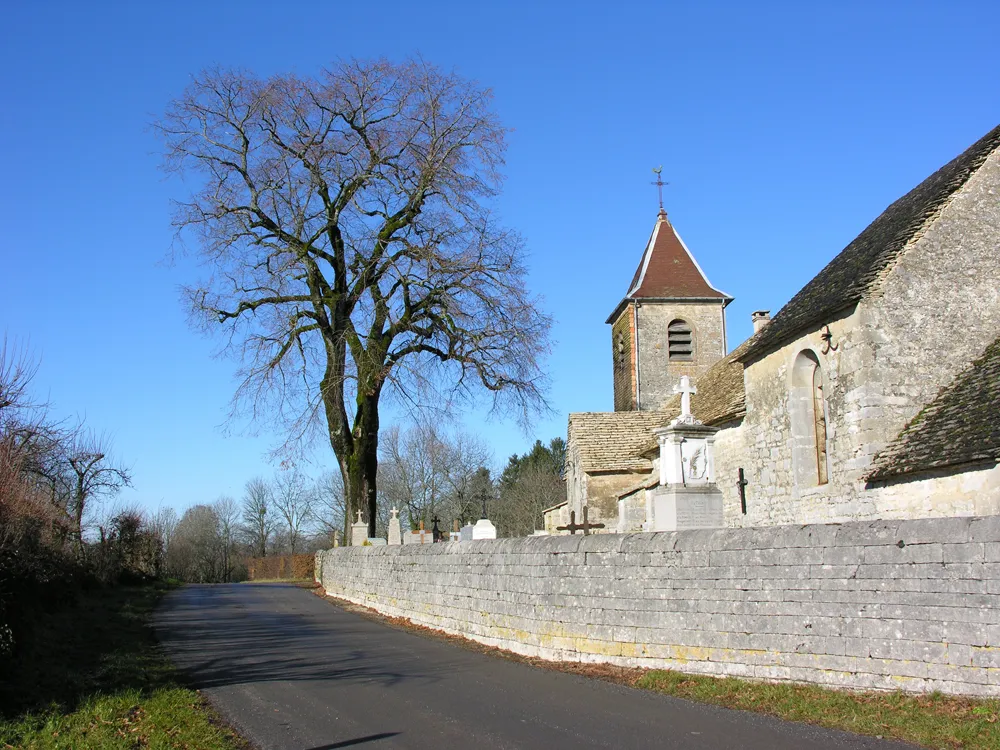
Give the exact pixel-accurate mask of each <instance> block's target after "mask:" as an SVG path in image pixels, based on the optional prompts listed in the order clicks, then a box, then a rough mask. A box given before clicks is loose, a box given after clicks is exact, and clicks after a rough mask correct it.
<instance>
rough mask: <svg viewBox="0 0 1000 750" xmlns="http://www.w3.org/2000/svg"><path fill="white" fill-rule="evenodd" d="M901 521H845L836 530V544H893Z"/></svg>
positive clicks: (854, 545) (862, 545) (868, 545)
mask: <svg viewBox="0 0 1000 750" xmlns="http://www.w3.org/2000/svg"><path fill="white" fill-rule="evenodd" d="M900 523H901V521H868V522H864V523H845V524H844V525H842V526H841V527H840V528H839V529H838V531H837V546H848V547H870V546H881V545H886V544H895V543H896V542H897V541H899V537H898V536H897V535H896V530H897V529H898V528H899V524H900Z"/></svg>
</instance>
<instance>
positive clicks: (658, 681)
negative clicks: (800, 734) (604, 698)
mask: <svg viewBox="0 0 1000 750" xmlns="http://www.w3.org/2000/svg"><path fill="white" fill-rule="evenodd" d="M314 593H315V594H316V595H317V596H321V597H322V598H324V599H326V600H327V601H329V602H331V603H332V604H334V605H336V606H338V607H341V608H342V609H346V610H348V611H350V612H355V613H357V614H360V615H362V616H364V617H367V618H369V619H373V620H378V621H379V622H382V623H384V624H386V625H389V626H390V627H395V628H400V629H403V630H409V631H413V632H417V633H420V634H422V635H425V636H428V637H431V638H438V639H441V640H447V641H449V642H451V643H454V644H456V645H460V646H462V647H464V648H467V649H469V650H472V651H477V652H479V653H484V654H490V655H492V656H497V657H500V658H503V659H508V660H510V661H517V662H521V663H523V664H531V665H532V666H536V667H541V668H543V669H552V670H556V671H560V672H570V673H572V674H578V675H582V676H584V677H591V678H594V679H599V680H605V681H607V682H614V683H616V684H618V685H627V686H628V687H633V688H637V689H640V690H652V691H654V692H658V693H663V694H664V695H670V696H673V697H676V698H683V699H685V700H692V701H698V702H701V703H712V704H714V705H717V706H724V707H726V708H733V709H737V710H740V711H754V712H755V713H760V714H767V715H770V716H776V717H778V718H780V719H786V720H788V721H799V722H803V723H806V724H815V725H818V726H822V727H827V728H829V729H840V730H842V731H845V732H854V733H855V734H864V735H870V736H875V737H881V738H885V739H895V740H902V741H904V742H910V743H913V744H914V745H920V746H923V747H928V748H935V749H936V750H952V749H953V748H962V750H1000V700H979V699H973V698H958V697H954V696H947V695H941V694H939V693H933V694H930V695H911V694H908V693H899V692H896V693H887V692H867V693H855V692H849V691H846V690H831V689H829V688H823V687H819V686H816V685H798V684H794V683H787V682H786V683H768V682H753V681H750V680H742V679H738V678H736V677H709V676H705V675H691V674H685V673H683V672H674V671H669V670H652V669H633V668H628V667H617V666H614V665H611V664H584V663H579V662H555V661H548V660H546V659H537V658H533V657H528V656H522V655H520V654H515V653H513V652H511V651H506V650H504V649H498V648H494V647H492V646H485V645H483V644H481V643H478V642H476V641H473V640H471V639H468V638H464V637H462V636H458V635H450V634H447V633H444V632H442V631H440V630H435V629H433V628H428V627H425V626H423V625H416V624H414V623H412V622H410V621H409V620H405V619H403V618H399V617H387V616H385V615H382V614H379V613H378V612H376V611H375V610H373V609H369V608H368V607H362V606H360V605H357V604H353V603H351V602H347V601H345V600H343V599H338V598H336V597H333V596H329V595H327V594H326V593H325V592H324V591H323V590H322V588H319V587H317V590H316V591H315V592H314Z"/></svg>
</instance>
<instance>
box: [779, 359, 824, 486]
mask: <svg viewBox="0 0 1000 750" xmlns="http://www.w3.org/2000/svg"><path fill="white" fill-rule="evenodd" d="M789 396H790V399H789V412H790V416H791V422H792V470H793V472H794V475H795V484H796V485H798V486H800V487H806V486H810V485H817V484H826V483H827V481H829V461H828V459H827V447H826V445H827V430H826V399H825V398H824V395H823V368H822V367H821V366H820V363H819V359H817V357H816V355H815V354H814V353H813V352H811V351H808V350H807V351H802V352H799V354H798V356H797V357H796V358H795V364H794V365H793V366H792V382H791V392H790V394H789Z"/></svg>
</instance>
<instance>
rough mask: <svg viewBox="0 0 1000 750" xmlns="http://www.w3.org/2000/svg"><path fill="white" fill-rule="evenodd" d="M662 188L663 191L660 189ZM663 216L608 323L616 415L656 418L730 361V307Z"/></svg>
mask: <svg viewBox="0 0 1000 750" xmlns="http://www.w3.org/2000/svg"><path fill="white" fill-rule="evenodd" d="M659 184H660V185H661V186H662V183H659ZM732 301H733V298H732V297H731V296H729V295H728V294H726V293H725V292H721V291H719V290H718V289H716V288H715V287H713V286H712V285H711V284H710V283H709V281H708V279H707V278H706V276H705V273H704V271H702V270H701V267H700V266H699V265H698V261H696V260H695V259H694V256H693V255H692V254H691V251H690V250H688V248H687V245H685V244H684V241H683V240H682V239H681V238H680V235H678V234H677V230H675V229H674V227H673V225H672V224H671V223H670V220H669V219H668V218H667V212H666V211H664V210H663V205H662V200H661V205H660V212H659V214H658V215H657V217H656V224H655V226H654V227H653V233H652V235H650V238H649V242H647V243H646V249H645V251H644V252H643V254H642V260H641V261H640V262H639V267H638V268H637V269H636V271H635V276H634V277H633V278H632V283H631V284H629V287H628V292H627V293H626V294H625V297H624V298H623V299H622V301H621V302H619V303H618V306H617V307H615V309H614V311H613V312H612V313H611V315H610V317H608V320H607V323H609V324H610V325H611V347H612V363H613V367H614V389H615V394H614V396H615V411H635V410H641V411H651V410H654V409H658V408H659V407H661V406H662V405H663V404H664V403H665V402H666V401H667V400H668V399H670V398H671V397H672V396H673V395H674V387H675V386H677V385H678V384H679V383H680V379H681V377H683V376H685V375H687V376H688V377H689V378H690V379H691V380H692V381H694V382H697V380H698V377H699V376H700V375H701V374H702V373H703V372H705V371H706V370H707V369H708V368H709V367H711V366H712V365H713V364H715V363H716V362H717V361H718V360H719V359H721V358H722V357H724V356H725V355H726V312H725V311H726V305H728V304H729V303H730V302H732Z"/></svg>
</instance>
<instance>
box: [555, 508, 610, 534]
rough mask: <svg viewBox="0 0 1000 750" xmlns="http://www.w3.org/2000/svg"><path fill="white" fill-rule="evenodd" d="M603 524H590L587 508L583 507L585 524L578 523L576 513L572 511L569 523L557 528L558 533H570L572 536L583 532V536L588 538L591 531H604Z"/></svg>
mask: <svg viewBox="0 0 1000 750" xmlns="http://www.w3.org/2000/svg"><path fill="white" fill-rule="evenodd" d="M603 528H604V524H603V523H590V521H588V520H587V506H586V505H584V506H583V523H577V522H576V511H575V510H571V511H570V512H569V523H568V524H566V525H565V526H556V531H568V532H569V533H570V534H575V533H576V532H578V531H580V530H581V529H582V530H583V535H584V536H587V535H588V534H590V530H591V529H603Z"/></svg>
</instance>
